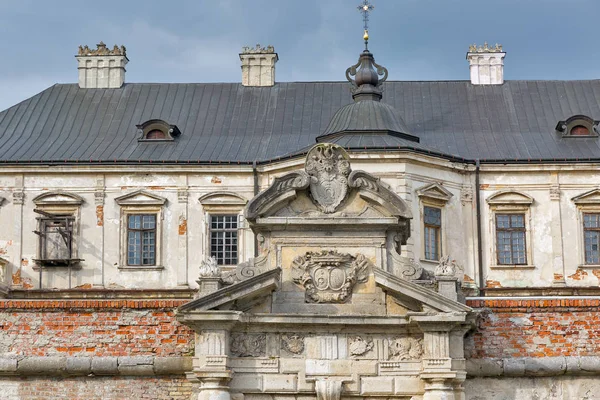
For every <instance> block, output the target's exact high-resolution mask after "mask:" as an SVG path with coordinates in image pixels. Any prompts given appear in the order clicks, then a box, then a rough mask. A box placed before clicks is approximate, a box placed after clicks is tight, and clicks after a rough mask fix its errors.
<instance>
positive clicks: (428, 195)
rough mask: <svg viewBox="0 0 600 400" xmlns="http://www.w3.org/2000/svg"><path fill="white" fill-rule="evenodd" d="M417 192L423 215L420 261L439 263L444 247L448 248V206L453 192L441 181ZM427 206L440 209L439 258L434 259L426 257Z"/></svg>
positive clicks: (423, 187) (421, 214)
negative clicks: (446, 228)
mask: <svg viewBox="0 0 600 400" xmlns="http://www.w3.org/2000/svg"><path fill="white" fill-rule="evenodd" d="M416 194H417V196H418V197H419V199H420V205H419V208H420V216H421V221H420V223H421V225H420V226H421V235H420V236H421V250H420V257H419V258H420V261H422V262H426V263H431V264H437V263H438V262H439V260H440V259H441V258H442V257H443V256H444V253H443V252H444V249H445V248H446V230H445V227H446V226H447V223H446V206H447V205H448V203H449V202H450V201H451V199H452V197H453V194H452V193H451V192H450V191H449V190H448V189H446V188H445V187H444V186H442V184H441V183H439V182H434V183H430V184H427V185H425V186H422V187H421V188H419V189H417V190H416ZM425 207H430V208H437V209H439V210H440V228H439V232H438V236H439V237H438V244H437V245H438V259H437V260H432V259H429V258H427V257H426V248H425V245H426V241H427V240H426V237H425V231H426V229H425Z"/></svg>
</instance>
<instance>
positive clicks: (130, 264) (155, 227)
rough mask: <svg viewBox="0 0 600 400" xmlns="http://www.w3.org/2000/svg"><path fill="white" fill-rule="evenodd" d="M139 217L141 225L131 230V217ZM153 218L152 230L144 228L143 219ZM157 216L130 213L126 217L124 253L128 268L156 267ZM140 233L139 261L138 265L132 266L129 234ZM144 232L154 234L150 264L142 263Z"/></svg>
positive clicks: (153, 214)
mask: <svg viewBox="0 0 600 400" xmlns="http://www.w3.org/2000/svg"><path fill="white" fill-rule="evenodd" d="M138 216H139V217H140V218H141V219H140V223H141V227H140V228H132V227H131V217H138ZM149 216H151V217H154V221H153V224H154V226H153V227H152V228H144V217H149ZM156 217H157V215H156V213H144V214H134V213H130V214H128V215H127V221H126V226H127V233H126V235H127V248H126V249H125V251H126V252H127V261H126V262H127V266H128V267H156V261H157V259H156V249H157V221H156V220H157V218H156ZM132 232H133V233H137V232H139V233H140V255H139V259H140V263H139V264H133V263H131V258H130V245H131V242H130V234H131V233H132ZM146 232H152V233H153V234H154V246H153V252H152V253H153V254H154V256H153V257H152V261H153V262H152V263H148V264H146V263H144V233H146Z"/></svg>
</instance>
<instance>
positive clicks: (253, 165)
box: [252, 160, 259, 257]
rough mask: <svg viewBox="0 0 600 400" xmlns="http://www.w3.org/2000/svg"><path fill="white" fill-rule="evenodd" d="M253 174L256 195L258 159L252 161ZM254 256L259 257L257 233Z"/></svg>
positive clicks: (255, 193)
mask: <svg viewBox="0 0 600 400" xmlns="http://www.w3.org/2000/svg"><path fill="white" fill-rule="evenodd" d="M252 176H253V178H254V197H256V195H257V194H258V191H259V186H258V171H257V169H256V160H254V161H252ZM254 257H258V238H257V235H256V233H255V234H254Z"/></svg>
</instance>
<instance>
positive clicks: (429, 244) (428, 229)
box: [423, 206, 442, 260]
mask: <svg viewBox="0 0 600 400" xmlns="http://www.w3.org/2000/svg"><path fill="white" fill-rule="evenodd" d="M423 224H424V234H425V259H427V260H439V258H440V248H441V245H440V232H441V229H442V210H441V209H439V208H435V207H427V206H425V207H423Z"/></svg>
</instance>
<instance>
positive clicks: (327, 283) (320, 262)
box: [292, 250, 371, 303]
mask: <svg viewBox="0 0 600 400" xmlns="http://www.w3.org/2000/svg"><path fill="white" fill-rule="evenodd" d="M370 265H371V262H370V261H369V260H368V259H367V258H366V257H365V256H364V255H362V254H357V255H356V257H353V256H351V255H350V254H346V253H344V254H341V253H338V252H337V251H335V250H323V251H320V252H308V253H306V254H305V255H304V256H298V257H296V258H295V259H294V261H292V277H293V281H294V282H295V283H297V284H300V285H302V286H304V288H305V290H306V302H307V303H343V302H345V301H346V300H348V299H349V298H350V296H351V294H352V289H353V288H354V285H355V284H356V283H362V282H366V281H367V278H368V274H369V266H370Z"/></svg>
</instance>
